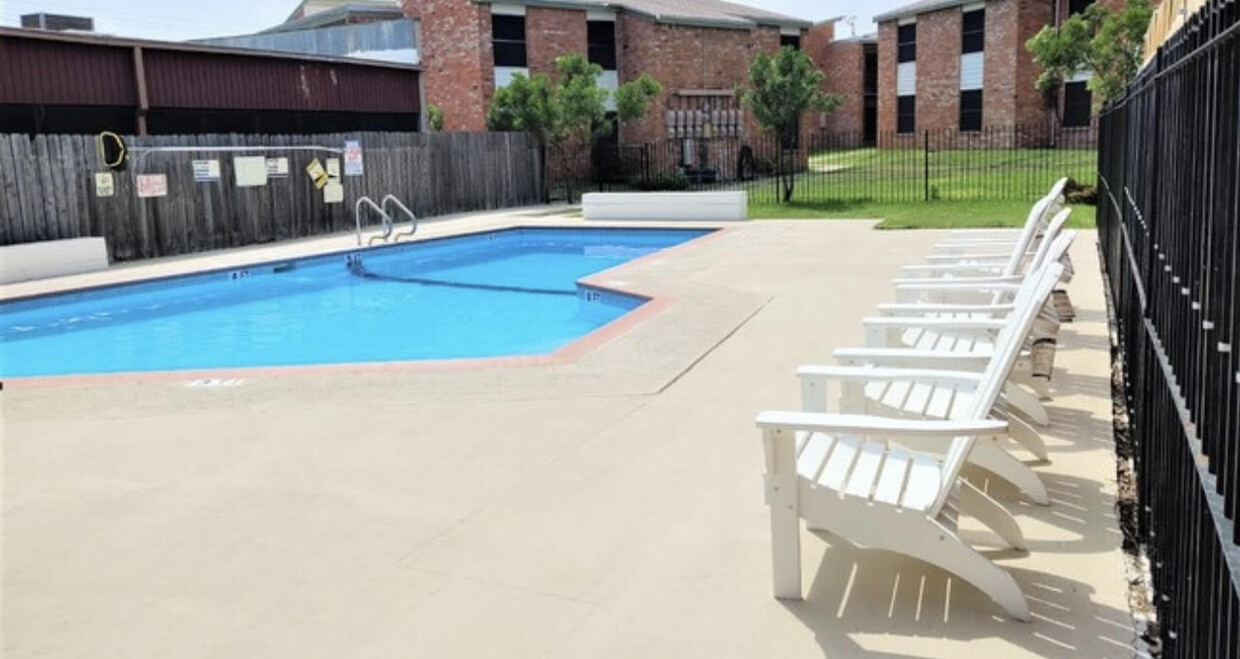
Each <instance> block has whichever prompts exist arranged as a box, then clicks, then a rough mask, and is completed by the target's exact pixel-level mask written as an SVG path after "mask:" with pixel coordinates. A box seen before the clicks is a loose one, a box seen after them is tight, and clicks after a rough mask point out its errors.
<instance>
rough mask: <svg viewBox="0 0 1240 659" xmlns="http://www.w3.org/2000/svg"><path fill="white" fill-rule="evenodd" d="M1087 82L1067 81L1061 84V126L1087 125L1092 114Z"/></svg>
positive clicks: (1091, 101)
mask: <svg viewBox="0 0 1240 659" xmlns="http://www.w3.org/2000/svg"><path fill="white" fill-rule="evenodd" d="M1087 85H1088V83H1085V82H1069V83H1067V84H1065V85H1064V86H1063V127H1064V128H1081V127H1084V126H1088V125H1089V117H1090V115H1091V114H1093V101H1094V99H1093V95H1092V94H1090V93H1089V87H1088V86H1087Z"/></svg>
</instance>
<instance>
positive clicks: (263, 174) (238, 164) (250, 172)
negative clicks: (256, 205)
mask: <svg viewBox="0 0 1240 659" xmlns="http://www.w3.org/2000/svg"><path fill="white" fill-rule="evenodd" d="M233 175H234V176H235V178H236V179H237V187H239V188H252V187H255V186H259V185H267V159H266V158H264V157H263V156H234V157H233Z"/></svg>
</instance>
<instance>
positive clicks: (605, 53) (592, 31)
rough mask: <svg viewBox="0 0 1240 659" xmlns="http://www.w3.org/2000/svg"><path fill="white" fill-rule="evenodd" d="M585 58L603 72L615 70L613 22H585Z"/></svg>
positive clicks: (614, 26) (614, 24)
mask: <svg viewBox="0 0 1240 659" xmlns="http://www.w3.org/2000/svg"><path fill="white" fill-rule="evenodd" d="M586 56H587V58H588V59H589V60H590V62H591V63H593V64H598V65H599V66H601V67H603V70H604V71H615V70H616V64H617V59H616V22H615V21H586Z"/></svg>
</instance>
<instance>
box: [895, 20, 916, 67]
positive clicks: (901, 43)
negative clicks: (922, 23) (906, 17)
mask: <svg viewBox="0 0 1240 659" xmlns="http://www.w3.org/2000/svg"><path fill="white" fill-rule="evenodd" d="M896 44H897V45H896V61H897V62H913V61H916V60H917V24H916V23H909V24H908V25H901V26H899V28H898V32H897V38H896Z"/></svg>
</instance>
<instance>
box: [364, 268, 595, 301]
mask: <svg viewBox="0 0 1240 659" xmlns="http://www.w3.org/2000/svg"><path fill="white" fill-rule="evenodd" d="M349 272H351V273H353V275H354V276H357V277H361V278H362V279H371V280H375V281H391V282H397V283H401V284H421V285H422V286H443V287H446V288H472V289H476V290H481V291H498V292H503V293H529V294H532V295H571V296H573V297H576V296H577V291H576V290H571V291H570V290H563V289H558V288H527V287H525V286H503V285H500V284H474V283H469V282H463V281H447V280H444V279H427V278H425V277H396V276H392V275H381V274H378V273H374V272H371V271H369V270H367V269H366V267H365V266H363V265H362V264H361V263H351V264H349Z"/></svg>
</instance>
